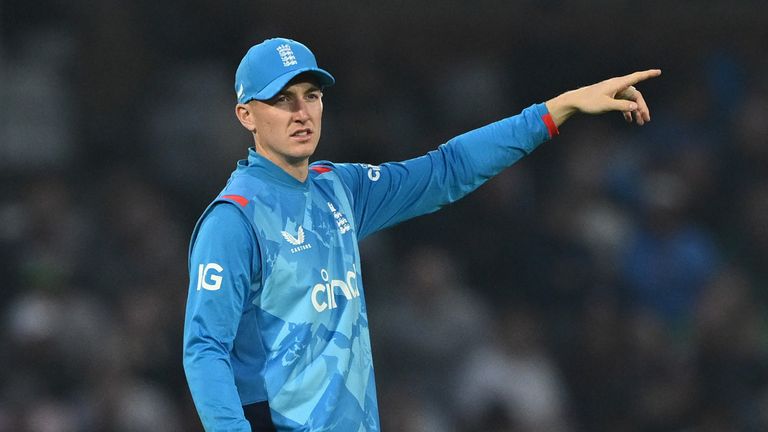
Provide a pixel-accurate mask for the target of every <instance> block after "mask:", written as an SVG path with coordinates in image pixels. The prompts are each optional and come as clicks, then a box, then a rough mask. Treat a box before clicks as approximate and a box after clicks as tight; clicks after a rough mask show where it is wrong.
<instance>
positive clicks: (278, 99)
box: [275, 95, 288, 103]
mask: <svg viewBox="0 0 768 432" xmlns="http://www.w3.org/2000/svg"><path fill="white" fill-rule="evenodd" d="M275 102H276V103H285V102H288V96H286V95H278V96H277V97H276V98H275Z"/></svg>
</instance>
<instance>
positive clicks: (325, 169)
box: [309, 165, 331, 174]
mask: <svg viewBox="0 0 768 432" xmlns="http://www.w3.org/2000/svg"><path fill="white" fill-rule="evenodd" d="M309 169H311V170H312V171H314V172H316V173H318V174H323V173H327V172H328V171H330V170H331V167H327V166H323V165H317V166H313V167H309Z"/></svg>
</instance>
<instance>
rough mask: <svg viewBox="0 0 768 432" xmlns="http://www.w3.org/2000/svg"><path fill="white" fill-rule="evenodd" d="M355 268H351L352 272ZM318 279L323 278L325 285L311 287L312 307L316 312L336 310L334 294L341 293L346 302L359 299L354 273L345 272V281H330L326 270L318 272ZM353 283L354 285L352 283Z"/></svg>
mask: <svg viewBox="0 0 768 432" xmlns="http://www.w3.org/2000/svg"><path fill="white" fill-rule="evenodd" d="M354 269H355V267H354V266H352V270H354ZM320 277H322V278H323V281H324V282H325V283H319V284H317V285H315V286H314V287H312V306H314V307H315V310H316V311H318V312H323V311H326V310H330V309H336V308H337V307H338V305H337V304H336V294H338V293H339V291H341V293H342V294H344V297H346V298H347V300H352V299H354V298H357V297H360V290H359V289H358V288H357V281H356V279H357V274H356V273H355V272H354V271H348V272H347V279H346V281H343V280H338V279H332V280H329V279H330V276H329V275H328V271H327V270H326V269H322V270H320ZM353 282H354V283H353Z"/></svg>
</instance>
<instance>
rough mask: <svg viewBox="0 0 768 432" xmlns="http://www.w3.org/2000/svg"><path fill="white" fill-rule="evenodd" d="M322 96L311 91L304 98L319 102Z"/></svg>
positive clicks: (318, 92) (320, 93)
mask: <svg viewBox="0 0 768 432" xmlns="http://www.w3.org/2000/svg"><path fill="white" fill-rule="evenodd" d="M322 96H323V93H322V92H320V91H313V92H311V93H308V94H307V96H306V97H307V100H310V101H316V100H319V99H320V98H321V97H322Z"/></svg>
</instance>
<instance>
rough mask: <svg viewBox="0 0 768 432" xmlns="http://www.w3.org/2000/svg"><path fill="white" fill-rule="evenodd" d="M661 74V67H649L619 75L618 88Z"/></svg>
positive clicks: (617, 79)
mask: <svg viewBox="0 0 768 432" xmlns="http://www.w3.org/2000/svg"><path fill="white" fill-rule="evenodd" d="M659 75H661V69H648V70H644V71H639V72H633V73H631V74H629V75H624V76H622V77H618V78H616V85H617V88H616V90H622V89H625V88H627V87H629V86H631V85H635V84H637V83H639V82H640V81H645V80H647V79H649V78H655V77H657V76H659Z"/></svg>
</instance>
